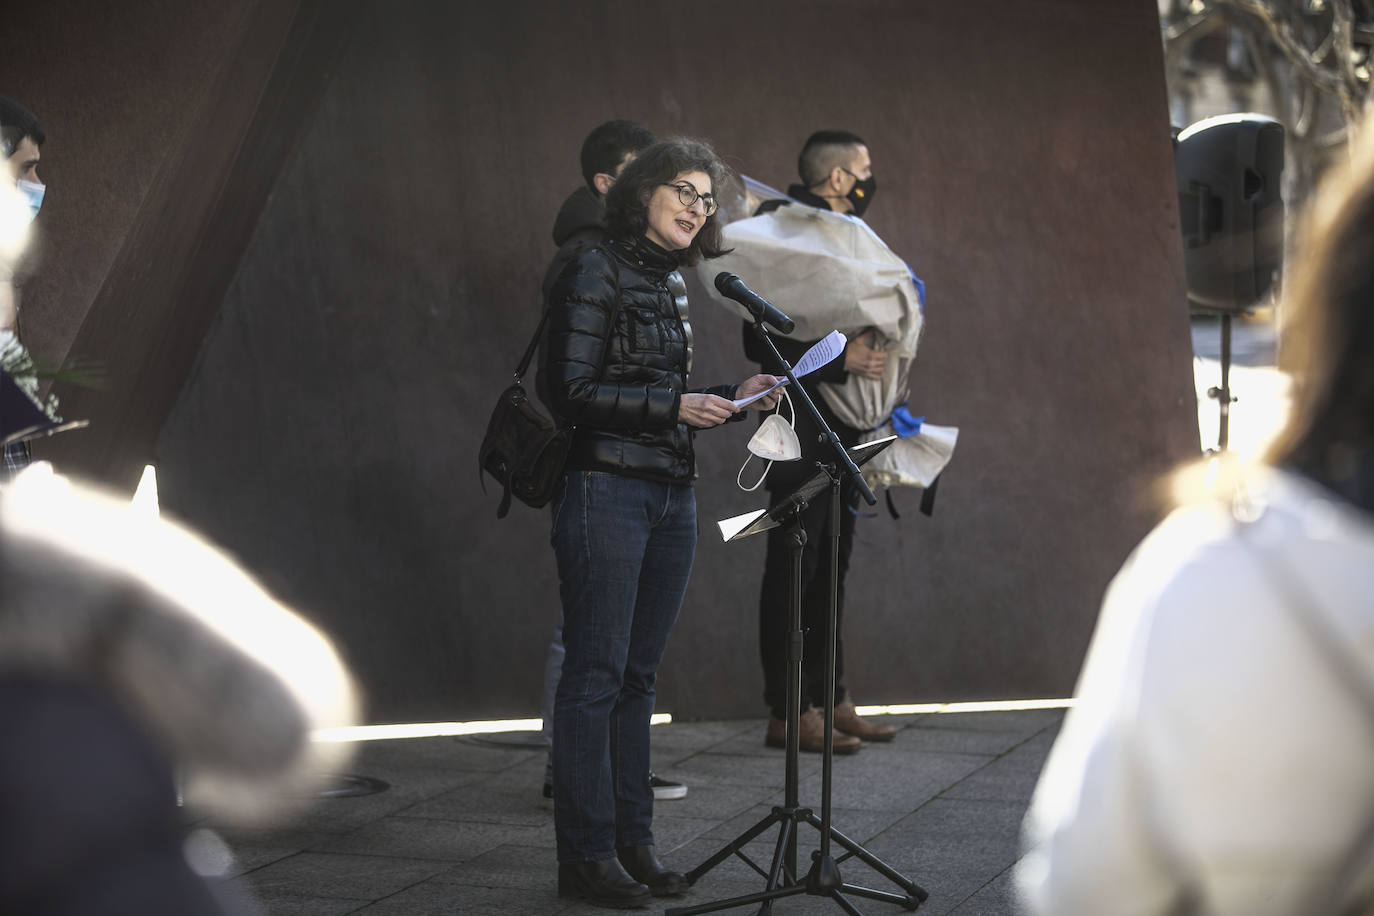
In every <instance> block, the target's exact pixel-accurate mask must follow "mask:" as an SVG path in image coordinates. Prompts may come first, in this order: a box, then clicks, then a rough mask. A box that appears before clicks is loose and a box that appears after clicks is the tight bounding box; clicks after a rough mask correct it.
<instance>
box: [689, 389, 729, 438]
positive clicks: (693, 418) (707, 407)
mask: <svg viewBox="0 0 1374 916" xmlns="http://www.w3.org/2000/svg"><path fill="white" fill-rule="evenodd" d="M734 413H735V405H734V404H732V403H731V402H729V401H727V400H726V399H725V398H723V397H721V396H720V395H718V394H684V395H683V396H682V399H681V400H680V401H679V402H678V408H677V418H678V421H679V422H681V423H686V424H687V425H688V426H694V427H696V428H697V429H709V428H710V427H712V426H719V425H720V424H722V423H724V422H725V421H726V420H728V419H730V417H731V416H732V415H733V414H734Z"/></svg>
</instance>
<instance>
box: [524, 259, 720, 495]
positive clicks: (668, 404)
mask: <svg viewBox="0 0 1374 916" xmlns="http://www.w3.org/2000/svg"><path fill="white" fill-rule="evenodd" d="M676 268H677V259H676V257H675V256H674V255H673V254H672V253H671V252H668V251H665V250H663V249H662V248H659V247H658V246H657V245H655V244H653V243H652V242H650V241H648V240H647V239H642V238H641V239H638V240H636V241H634V242H627V241H624V240H620V239H613V240H611V241H608V242H606V243H605V244H604V245H601V246H599V247H597V248H594V249H592V250H591V251H586V252H583V253H582V254H580V255H578V256H577V257H575V258H574V259H573V260H572V261H570V262H569V263H568V265H567V266H566V267H565V268H564V269H563V272H562V273H561V274H559V276H558V279H557V280H556V281H555V282H554V285H553V289H552V290H551V291H550V294H549V304H550V308H551V310H552V311H551V314H550V316H549V339H548V350H547V353H546V355H545V359H544V363H543V366H542V367H541V379H540V386H541V388H542V389H543V390H545V391H547V392H548V394H549V400H550V406H551V408H552V409H553V411H554V413H555V414H556V415H557V416H558V417H559V418H560V419H561V420H563V421H564V422H566V423H570V424H572V425H573V426H574V427H575V432H574V434H573V443H572V447H571V449H570V450H569V452H568V463H567V468H568V470H575V471H609V472H611V473H614V474H622V475H625V476H627V477H643V478H646V479H649V480H658V481H663V482H665V483H690V482H691V480H692V479H693V478H695V477H696V460H695V457H694V455H693V452H692V430H691V429H689V428H688V427H687V425H686V424H684V423H679V422H678V402H679V400H680V398H681V397H682V395H683V393H685V392H687V391H688V390H689V389H688V388H687V367H688V365H689V360H690V358H691V342H690V340H689V338H688V334H687V331H686V329H685V328H684V327H683V322H682V319H681V316H680V315H679V313H678V309H677V306H676V304H675V303H674V297H673V295H672V293H670V292H669V289H668V286H667V282H666V281H667V277H668V274H669V273H670V272H671V271H673V270H675V269H676ZM617 289H618V290H619V297H620V307H619V309H616V308H615V299H616V295H617ZM613 313H615V314H616V318H615V326H614V327H609V322H610V320H611V316H612V314H613ZM603 353H604V358H603ZM701 390H705V391H709V392H710V393H712V394H719V395H721V396H722V397H730V398H732V397H734V386H733V385H725V386H720V387H716V388H709V389H701Z"/></svg>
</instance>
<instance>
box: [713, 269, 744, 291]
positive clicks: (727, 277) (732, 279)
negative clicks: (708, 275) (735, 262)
mask: <svg viewBox="0 0 1374 916" xmlns="http://www.w3.org/2000/svg"><path fill="white" fill-rule="evenodd" d="M738 282H739V277H737V276H735V275H734V274H732V273H730V272H729V271H728V270H722V271H721V272H720V273H718V274H716V289H718V290H720V292H721V294H722V295H725V296H728V295H730V292H729V288H730V287H731V286H733V285H734V284H736V283H738Z"/></svg>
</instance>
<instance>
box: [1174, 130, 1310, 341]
mask: <svg viewBox="0 0 1374 916" xmlns="http://www.w3.org/2000/svg"><path fill="white" fill-rule="evenodd" d="M1174 171H1175V173H1176V174H1177V177H1178V210H1179V220H1180V223H1181V227H1180V228H1181V229H1182V230H1183V260H1184V266H1185V268H1186V270H1187V274H1188V302H1189V305H1190V307H1191V308H1192V309H1193V310H1194V311H1200V312H1215V313H1220V314H1228V315H1229V314H1235V313H1239V312H1244V311H1245V310H1246V309H1248V308H1250V307H1251V306H1253V305H1254V304H1255V303H1257V302H1258V301H1259V300H1260V299H1261V298H1262V297H1263V296H1264V295H1265V294H1266V293H1268V292H1269V290H1270V288H1271V287H1273V285H1274V282H1275V280H1277V278H1278V275H1279V270H1280V268H1281V267H1282V264H1283V196H1282V193H1281V188H1280V182H1279V178H1280V176H1281V175H1282V173H1283V126H1282V125H1280V124H1279V122H1277V121H1275V120H1273V119H1272V118H1267V117H1265V116H1263V115H1255V114H1237V115H1222V116H1220V117H1215V118H1207V119H1206V120H1203V121H1198V122H1197V123H1196V124H1194V125H1192V126H1191V127H1189V128H1187V129H1186V130H1184V131H1182V132H1181V133H1180V134H1179V135H1178V139H1177V140H1176V141H1175V143H1174Z"/></svg>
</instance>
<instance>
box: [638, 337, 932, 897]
mask: <svg viewBox="0 0 1374 916" xmlns="http://www.w3.org/2000/svg"><path fill="white" fill-rule="evenodd" d="M755 331H756V332H757V333H758V334H759V336H760V337H762V338H763V339H764V341H765V342H766V343H767V344H768V345H769V347H771V348H772V349H773V353H774V355H775V356H776V357H777V360H778V363H779V364H780V365H781V366H782V367H783V368H784V370H785V371H786V374H787V377H788V379H789V380H790V381H791V383H792V386H793V393H794V395H797V396H799V398H800V400H801V401H802V402H803V403H804V404H805V405H806V407H807V409H808V410H809V411H810V412H811V414H812V416H813V417H814V418H815V420H816V422H817V424H818V425H819V427H820V429H821V430H822V433H823V438H825V439H828V441H830V442H831V443H832V445H833V447H834V449H835V451H836V460H835V461H833V462H831V463H830V464H819V463H818V470H817V471H816V473H815V474H813V475H812V476H810V477H809V478H807V479H806V480H805V481H803V483H802V485H801V486H800V487H798V488H797V489H796V490H795V491H794V492H793V493H791V494H790V495H788V496H787V497H786V498H785V499H783V500H781V501H779V502H778V503H777V504H776V505H774V506H773V507H771V508H769V509H768V510H766V511H763V510H759V511H757V512H754V513H750V514H748V515H745V516H740V517H738V518H735V519H728V520H726V521H723V522H721V523H720V525H721V533H722V534H723V535H724V536H725V539H726V540H727V541H731V540H738V539H739V538H743V537H748V536H749V535H751V534H757V533H758V532H760V531H766V530H768V529H769V528H775V527H779V526H781V525H784V524H786V525H789V530H788V549H789V553H790V554H791V569H790V572H791V586H790V588H789V599H790V602H789V603H790V609H789V610H790V621H789V632H788V641H787V721H786V742H785V747H786V750H785V752H784V755H785V760H786V772H785V780H784V788H783V803H782V804H781V805H779V806H776V807H774V808H773V811H772V813H770V814H768V815H767V816H766V817H764V818H763V819H762V820H760V821H759V822H758V823H756V824H754V826H752V827H750V828H749V829H748V830H746V831H744V832H743V833H741V834H740V835H739V836H737V837H736V838H735V839H733V840H731V841H730V842H729V843H728V844H726V845H725V846H724V847H723V848H722V849H720V850H719V851H717V852H716V853H715V854H714V855H712V856H711V857H710V858H708V859H707V860H706V861H705V862H702V863H701V864H700V865H698V866H697V867H696V868H694V869H692V870H691V871H689V872H688V873H687V880H688V881H689V882H691V883H693V884H695V883H696V881H697V879H698V878H700V877H701V876H702V875H704V874H706V873H707V872H709V871H710V870H711V869H713V868H715V867H716V866H717V865H719V864H720V863H722V862H724V861H725V860H726V859H728V858H729V857H730V856H732V855H733V856H738V857H739V858H740V859H741V860H743V861H744V862H745V864H747V865H748V866H749V867H750V868H752V869H754V871H756V872H758V873H759V874H760V875H761V876H763V877H764V878H766V879H767V883H766V884H765V885H764V889H763V890H762V891H760V892H758V893H755V894H745V895H743V896H740V897H731V898H728V899H725V900H717V901H715V902H713V903H705V904H699V905H697V906H689V907H671V908H669V909H666V910H664V916H694V914H697V913H709V912H714V911H716V910H725V909H731V908H733V907H737V906H747V905H750V904H754V903H757V904H760V907H759V913H761V914H766V913H771V912H772V907H773V901H774V900H777V899H779V898H783V897H793V896H797V895H799V894H812V895H815V896H826V897H830V898H831V899H832V900H834V901H835V903H836V904H837V905H838V906H839V907H840V908H841V909H843V910H844V911H845V912H846V913H849V914H853V916H862V914H861V913H860V911H859V910H858V909H857V908H855V906H854V905H853V904H852V903H851V902H850V901H849V899H848V898H847V897H846V896H845V895H846V894H850V895H853V896H856V897H865V898H868V899H870V900H880V901H883V902H886V903H895V904H898V905H900V906H902V907H904V908H906V909H908V910H914V909H916V908H917V907H918V906H920V905H921V903H922V901H924V900H925V899H926V898H927V896H929V895H928V894H927V893H926V891H925V890H924V889H922V888H921V887H920V886H919V885H918V884H916V883H915V882H914V881H912V880H911V879H910V878H907V877H905V876H903V875H902V874H900V873H899V872H897V871H896V869H894V868H892V867H891V866H889V865H888V864H887V863H885V862H883V861H882V860H881V859H879V858H878V857H877V856H875V855H873V854H872V853H871V852H869V851H868V850H867V849H865V848H864V847H863V846H862V845H861V844H859V843H858V842H856V841H854V840H852V839H850V838H849V837H847V836H845V835H844V834H843V833H841V832H840V831H839V830H837V829H836V828H835V827H834V826H833V825H832V824H831V819H830V814H831V810H830V809H831V804H830V802H831V791H830V790H831V779H832V775H833V774H832V769H833V763H834V729H835V630H836V624H837V619H838V596H837V586H838V576H837V571H838V566H839V550H840V540H839V530H840V527H839V518H840V481H841V479H842V478H841V475H842V473H847V474H849V475H850V479H851V480H853V481H854V483H855V486H856V487H857V488H858V489H859V491H860V493H861V494H862V495H863V496H864V498H865V499H866V500H867V502H868V504H869V505H872V504H873V503H875V502H877V497H875V496H874V495H873V491H872V489H871V488H870V487H869V486H868V484H867V483H865V482H864V479H863V475H862V474H860V473H859V471H858V465H859V464H860V463H863V462H866V461H868V460H869V459H871V458H872V457H873V456H875V455H877V454H878V453H879V452H881V451H882V450H883V449H885V448H887V446H888V445H890V444H891V443H892V442H893V441H894V440H895V439H896V438H897V437H896V436H890V437H888V438H886V439H879V440H877V441H875V442H867V443H864V444H862V445H857V446H855V447H854V448H852V449H848V450H846V449H844V447H843V446H841V445H840V444H839V439H838V438H837V437H836V436H835V433H834V432H833V431H832V430H831V429H830V428H829V426H827V425H826V422H825V419H824V417H822V416H821V415H820V412H819V411H818V410H817V409H816V405H815V404H814V403H813V402H812V401H811V398H810V397H809V396H807V394H806V391H805V390H803V389H802V388H801V386H800V385H798V384H797V380H796V377H795V376H794V375H793V374H792V369H791V367H790V366H789V365H788V363H787V362H786V361H785V360H783V358H782V356H781V355H780V354H778V352H777V348H776V347H775V346H774V345H773V341H772V340H771V339H770V338H769V337H768V333H767V331H766V330H764V327H763V324H762V321H759V320H756V321H755ZM827 489H828V490H829V494H830V507H829V524H830V614H829V623H828V626H827V631H826V653H825V674H826V685H827V687H826V700H825V732H824V744H823V747H822V754H821V758H822V769H821V813H820V816H819V817H817V816H816V813H815V811H813V810H812V809H810V808H803V807H801V805H800V802H799V798H798V794H799V791H798V783H799V779H798V756H799V753H800V750H801V748H800V734H799V732H800V728H801V680H802V670H801V662H802V626H801V567H802V563H801V557H802V548H803V547H804V546H805V544H806V531H805V529H804V528H803V527H802V523H801V513H802V510H803V509H804V508H805V507H806V506H807V505H809V504H810V503H811V502H812V501H813V500H814V499H816V498H817V497H818V496H820V494H821V493H823V492H825V491H826V490H827ZM803 823H806V824H810V825H811V826H812V827H814V828H816V830H817V831H819V833H820V844H821V845H820V849H818V850H815V851H813V852H812V854H811V859H812V862H811V868H810V870H809V871H808V872H807V873H806V874H805V875H802V874H800V873H799V872H798V870H797V828H798V825H800V824H803ZM775 824H777V825H778V826H779V828H780V829H779V831H778V839H777V844H776V846H775V847H774V853H773V859H772V863H771V864H770V866H769V868H768V870H767V871H764V869H763V868H761V867H760V866H759V865H758V864H757V863H755V862H754V861H753V860H752V859H750V858H749V857H748V855H746V854H745V853H744V852H743V849H744V847H745V846H746V845H747V844H748V843H750V842H751V841H752V840H753V839H754V838H756V837H758V836H759V835H760V834H762V833H763V832H764V831H766V830H768V829H769V828H770V827H772V826H773V825H775ZM831 840H834V841H835V842H836V843H839V844H840V845H841V846H843V847H844V848H845V850H846V853H845V855H843V856H841V857H840V858H839V859H838V860H837V859H835V858H833V857H832V856H831V854H830V843H831ZM849 858H857V859H859V860H860V861H862V862H863V863H864V864H865V865H867V866H869V867H870V868H872V869H873V870H874V871H876V872H878V873H879V874H880V875H882V876H883V877H885V878H887V879H888V880H889V881H891V882H892V883H893V884H895V885H897V886H898V887H899V888H901V889H902V891H904V893H902V894H894V893H891V892H888V891H879V890H874V889H872V888H867V887H861V886H859V885H856V884H848V883H846V882H845V881H844V879H843V878H842V877H841V875H840V869H839V863H840V862H842V861H844V860H846V859H849Z"/></svg>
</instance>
